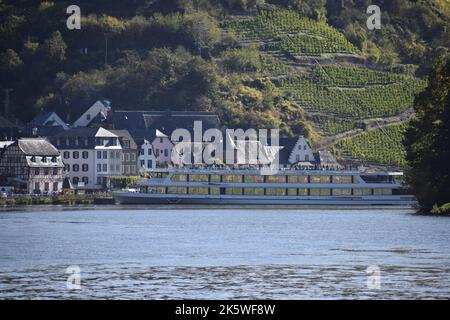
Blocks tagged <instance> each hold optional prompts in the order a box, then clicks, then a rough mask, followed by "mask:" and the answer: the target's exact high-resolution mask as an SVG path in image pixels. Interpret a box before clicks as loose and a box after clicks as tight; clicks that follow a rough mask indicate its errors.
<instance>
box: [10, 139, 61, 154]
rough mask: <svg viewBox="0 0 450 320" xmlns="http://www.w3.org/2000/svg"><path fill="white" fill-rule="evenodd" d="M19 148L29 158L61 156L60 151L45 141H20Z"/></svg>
mask: <svg viewBox="0 0 450 320" xmlns="http://www.w3.org/2000/svg"><path fill="white" fill-rule="evenodd" d="M18 144H19V148H20V150H22V152H23V153H25V154H26V155H29V156H59V151H58V149H56V148H55V147H54V146H53V145H52V144H51V143H50V142H48V141H47V140H45V139H39V138H38V139H32V138H25V139H20V140H19V141H18Z"/></svg>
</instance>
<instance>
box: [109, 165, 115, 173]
mask: <svg viewBox="0 0 450 320" xmlns="http://www.w3.org/2000/svg"><path fill="white" fill-rule="evenodd" d="M113 171H114V165H113V164H110V165H109V172H113Z"/></svg>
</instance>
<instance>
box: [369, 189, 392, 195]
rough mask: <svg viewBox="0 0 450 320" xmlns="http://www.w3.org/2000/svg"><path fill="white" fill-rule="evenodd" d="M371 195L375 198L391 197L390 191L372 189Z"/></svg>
mask: <svg viewBox="0 0 450 320" xmlns="http://www.w3.org/2000/svg"><path fill="white" fill-rule="evenodd" d="M373 194H374V195H376V196H387V195H392V189H374V190H373Z"/></svg>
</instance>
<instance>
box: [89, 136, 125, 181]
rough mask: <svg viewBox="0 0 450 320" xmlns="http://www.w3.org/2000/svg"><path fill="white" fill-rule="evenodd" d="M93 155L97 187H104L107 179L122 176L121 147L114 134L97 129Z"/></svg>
mask: <svg viewBox="0 0 450 320" xmlns="http://www.w3.org/2000/svg"><path fill="white" fill-rule="evenodd" d="M95 154H96V156H95V175H96V182H97V185H106V184H107V181H108V177H112V176H120V175H122V146H121V145H120V141H119V137H118V136H117V135H116V134H114V133H112V132H110V131H108V130H106V129H103V128H99V129H98V131H97V133H96V134H95Z"/></svg>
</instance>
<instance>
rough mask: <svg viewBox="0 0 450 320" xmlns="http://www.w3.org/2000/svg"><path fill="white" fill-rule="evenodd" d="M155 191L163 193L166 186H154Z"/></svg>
mask: <svg viewBox="0 0 450 320" xmlns="http://www.w3.org/2000/svg"><path fill="white" fill-rule="evenodd" d="M156 193H161V194H165V193H166V188H165V187H158V188H156Z"/></svg>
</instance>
